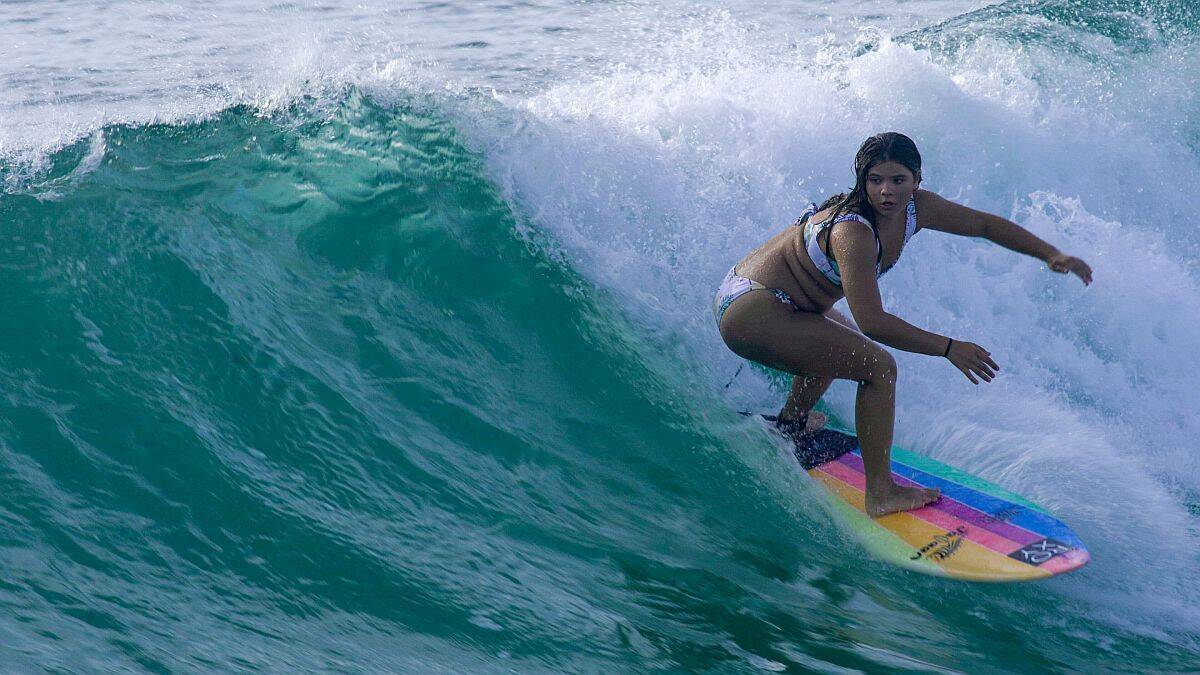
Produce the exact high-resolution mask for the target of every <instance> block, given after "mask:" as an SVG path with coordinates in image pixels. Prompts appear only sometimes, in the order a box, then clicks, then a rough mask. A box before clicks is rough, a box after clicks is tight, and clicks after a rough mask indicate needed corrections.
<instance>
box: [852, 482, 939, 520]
mask: <svg viewBox="0 0 1200 675" xmlns="http://www.w3.org/2000/svg"><path fill="white" fill-rule="evenodd" d="M941 496H942V493H941V492H940V491H939V490H938V489H937V488H919V487H904V486H902V485H896V484H895V483H892V484H891V487H888V488H887V489H886V490H885V491H884V493H883V495H881V496H876V495H874V494H872V491H868V492H867V515H868V516H871V517H872V518H878V517H880V516H885V515H887V514H889V513H896V512H897V511H909V510H911V509H919V508H921V507H922V506H925V505H926V504H931V503H933V502H936V501H937V500H938V498H940V497H941Z"/></svg>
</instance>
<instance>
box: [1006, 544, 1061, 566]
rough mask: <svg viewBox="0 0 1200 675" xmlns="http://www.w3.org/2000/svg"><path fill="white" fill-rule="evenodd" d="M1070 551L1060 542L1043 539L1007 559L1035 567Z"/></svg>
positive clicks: (1020, 549) (1009, 555)
mask: <svg viewBox="0 0 1200 675" xmlns="http://www.w3.org/2000/svg"><path fill="white" fill-rule="evenodd" d="M1070 550H1071V547H1070V546H1067V545H1066V544H1064V543H1062V542H1061V541H1055V540H1053V539H1043V540H1041V541H1037V542H1034V543H1032V544H1029V545H1027V546H1023V547H1021V548H1019V549H1017V550H1016V551H1013V552H1012V553H1009V554H1008V557H1010V558H1015V559H1016V560H1020V561H1021V562H1023V563H1028V564H1030V565H1033V566H1034V567H1036V566H1038V565H1041V564H1042V563H1044V562H1046V561H1047V560H1049V559H1051V558H1053V557H1054V556H1058V555H1062V554H1064V553H1066V552H1068V551H1070Z"/></svg>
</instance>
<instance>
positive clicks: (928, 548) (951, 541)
mask: <svg viewBox="0 0 1200 675" xmlns="http://www.w3.org/2000/svg"><path fill="white" fill-rule="evenodd" d="M966 533H967V526H966V525H959V526H958V527H956V528H954V529H953V530H947V531H946V532H944V533H943V534H939V535H936V536H935V537H934V538H933V539H932V540H931V541H930V542H929V543H928V544H925V545H924V546H922V547H921V548H919V549H917V552H916V553H914V554H913V555H911V556H909V557H908V559H909V560H920V559H921V558H929V559H930V560H935V561H937V562H941V561H943V560H945V559H946V558H949V557H950V556H952V555H954V554H955V552H957V551H958V549H959V547H961V546H962V543H963V535H965V534H966Z"/></svg>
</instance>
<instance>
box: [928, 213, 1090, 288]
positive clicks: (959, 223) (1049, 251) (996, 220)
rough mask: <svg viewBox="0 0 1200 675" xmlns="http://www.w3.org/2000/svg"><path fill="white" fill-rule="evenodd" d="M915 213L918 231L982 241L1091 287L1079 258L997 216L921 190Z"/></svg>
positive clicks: (1086, 272) (1086, 271) (1086, 269)
mask: <svg viewBox="0 0 1200 675" xmlns="http://www.w3.org/2000/svg"><path fill="white" fill-rule="evenodd" d="M921 192H922V193H923V195H922V196H923V197H924V199H922V204H921V206H920V208H919V209H918V213H920V214H921V228H922V229H924V228H928V229H931V230H938V231H940V232H949V233H950V234H958V235H962V236H964V237H983V238H984V239H987V240H988V241H992V242H995V243H997V244H999V245H1001V246H1003V247H1004V248H1007V249H1008V250H1010V251H1016V252H1017V253H1024V254H1025V255H1027V256H1031V257H1034V258H1037V259H1038V260H1041V261H1042V262H1044V263H1046V266H1047V267H1049V268H1050V269H1051V270H1053V271H1055V272H1058V273H1059V274H1066V273H1067V272H1071V273H1073V274H1075V276H1077V277H1079V278H1080V279H1081V280H1082V281H1083V283H1084V284H1090V283H1092V268H1091V267H1089V266H1088V264H1087V263H1085V262H1084V261H1083V260H1081V259H1080V258H1076V257H1075V256H1071V255H1067V254H1065V253H1063V252H1062V251H1060V250H1058V249H1057V248H1055V247H1054V246H1053V245H1051V244H1049V243H1047V242H1045V241H1043V240H1042V239H1040V238H1039V237H1038V236H1037V235H1035V234H1034V233H1032V232H1030V231H1029V230H1026V229H1025V228H1023V227H1021V226H1020V225H1018V224H1016V223H1014V222H1012V221H1011V220H1008V219H1007V218H1001V217H1000V216H997V215H994V214H991V213H987V212H986V211H978V210H976V209H973V208H970V207H968V206H963V205H962V204H956V203H954V202H952V201H950V200H949V199H946V198H944V197H941V196H940V195H938V194H937V193H936V192H930V191H928V190H922V191H921Z"/></svg>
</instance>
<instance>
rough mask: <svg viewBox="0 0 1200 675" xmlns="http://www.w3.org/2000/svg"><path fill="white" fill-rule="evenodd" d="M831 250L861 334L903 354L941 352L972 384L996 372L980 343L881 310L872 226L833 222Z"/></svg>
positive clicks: (990, 357) (881, 303)
mask: <svg viewBox="0 0 1200 675" xmlns="http://www.w3.org/2000/svg"><path fill="white" fill-rule="evenodd" d="M829 248H830V249H832V250H833V253H834V257H835V258H836V259H837V261H838V267H839V268H840V269H841V273H842V290H843V291H845V293H846V302H847V304H849V305H850V313H851V314H853V315H854V322H855V323H856V324H858V327H859V329H860V330H862V332H863V335H866V336H867V337H869V338H871V339H872V340H874V341H876V342H881V343H883V344H885V345H888V346H889V347H895V348H896V349H902V350H904V351H906V352H914V353H916V354H928V355H930V356H944V357H946V358H947V359H949V360H950V362H951V363H953V364H954V366H955V367H956V368H958V369H959V371H961V372H962V374H963V375H965V376H966V377H967V379H968V380H970V381H971V382H973V383H975V384H978V381H977V380H976V379H975V378H976V377H979V378H980V379H982V380H983V381H985V382H991V381H992V378H993V377H995V376H996V371H997V370H1000V366H997V365H996V362H995V361H993V360H992V355H991V352H989V351H988V350H986V349H984V348H983V347H980V346H979V345H977V344H974V343H972V342H963V341H959V340H951V339H950V338H949V337H947V336H945V335H938V334H937V333H931V332H929V331H927V330H922V329H920V328H917V327H916V326H914V325H912V324H911V323H908V322H907V321H905V320H904V319H901V318H900V317H898V316H896V315H894V314H889V313H888V312H887V311H885V310H884V309H883V299H882V298H881V297H880V295H879V283H878V281H877V279H876V277H875V254H876V250H875V236H874V235H873V234H872V233H871V229H870V227H868V226H867V225H866V224H864V223H860V222H857V221H853V220H850V221H844V222H842V223H838V224H836V225H834V226H833V227H832V228H831V229H830V231H829Z"/></svg>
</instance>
